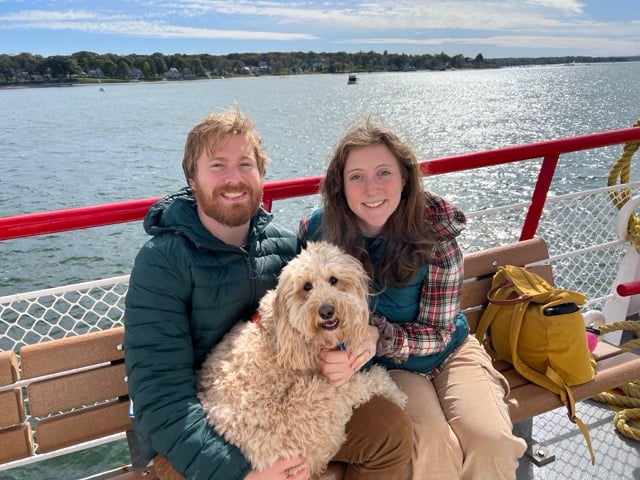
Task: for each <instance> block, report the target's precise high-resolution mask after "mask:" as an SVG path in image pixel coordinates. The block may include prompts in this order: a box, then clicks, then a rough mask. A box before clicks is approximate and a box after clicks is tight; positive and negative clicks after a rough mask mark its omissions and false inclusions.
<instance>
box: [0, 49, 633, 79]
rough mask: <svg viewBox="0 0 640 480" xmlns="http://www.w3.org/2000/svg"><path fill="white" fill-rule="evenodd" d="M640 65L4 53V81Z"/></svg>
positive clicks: (305, 55) (369, 55)
mask: <svg viewBox="0 0 640 480" xmlns="http://www.w3.org/2000/svg"><path fill="white" fill-rule="evenodd" d="M630 60H640V56H638V57H544V58H503V59H486V58H484V56H483V55H482V54H481V53H479V54H477V55H476V56H475V57H474V58H469V57H465V56H463V55H462V54H458V55H454V56H449V55H447V54H445V53H443V52H442V53H439V54H435V55H431V54H423V55H407V54H396V53H388V52H387V51H384V52H383V53H377V52H373V51H369V52H357V53H347V52H335V53H326V52H322V53H316V52H270V53H232V54H228V55H211V54H206V53H203V54H193V55H187V54H177V53H176V54H172V55H166V54H163V53H159V52H156V53H153V54H151V55H139V54H129V55H118V54H114V53H106V54H98V53H94V52H89V51H79V52H75V53H73V54H71V55H68V56H65V55H54V56H49V57H43V56H41V55H34V54H31V53H28V52H23V53H20V54H18V55H8V54H0V82H4V83H5V84H10V83H20V82H44V81H58V82H60V81H69V82H71V81H80V80H82V79H86V78H92V79H104V80H110V79H111V80H119V81H123V80H132V79H136V80H159V79H165V78H169V79H199V78H212V77H219V76H238V75H290V74H300V73H345V72H354V73H355V72H373V71H413V70H446V69H462V68H499V67H503V66H515V65H531V64H538V65H539V64H552V63H572V62H611V61H630Z"/></svg>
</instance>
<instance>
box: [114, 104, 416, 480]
mask: <svg viewBox="0 0 640 480" xmlns="http://www.w3.org/2000/svg"><path fill="white" fill-rule="evenodd" d="M267 161H268V159H267V157H266V155H265V153H264V151H263V149H262V145H261V139H260V136H259V135H258V134H257V133H256V132H255V130H254V127H253V124H252V122H251V121H250V120H249V118H248V117H246V116H245V115H243V114H242V113H241V112H239V111H238V110H231V111H227V112H224V113H221V114H211V115H209V116H207V117H205V118H204V119H203V120H202V121H200V122H199V123H198V124H197V125H195V126H194V127H193V128H192V130H191V131H190V132H189V134H188V136H187V141H186V144H185V151H184V159H183V162H182V167H183V170H184V173H185V177H186V180H187V183H188V185H189V187H187V188H184V189H183V190H181V191H179V192H177V193H176V194H174V195H170V196H168V197H165V198H164V199H162V200H161V201H159V202H158V203H157V204H156V205H154V206H153V207H152V208H151V209H150V210H149V212H148V213H147V216H146V218H145V220H144V227H145V230H146V231H147V233H149V234H150V235H152V236H153V237H152V238H151V239H150V240H149V241H148V242H147V243H146V244H145V245H144V246H143V248H142V249H141V250H140V252H139V253H138V255H137V257H136V260H135V265H134V268H133V271H132V274H131V280H130V283H129V290H128V293H127V297H126V304H125V305H126V311H125V363H126V368H127V375H128V381H129V393H130V395H131V398H132V400H133V405H134V414H135V419H134V429H135V430H136V432H137V434H138V436H139V438H140V441H141V444H142V445H143V446H144V447H145V453H146V454H147V456H148V457H149V458H152V457H153V456H154V455H155V456H156V460H155V462H156V464H157V467H156V468H157V470H159V475H160V476H161V478H163V476H164V478H180V477H181V476H184V477H186V478H188V479H210V480H217V479H219V480H235V479H247V480H271V479H285V478H289V479H290V480H291V479H293V480H305V479H307V478H308V476H309V472H308V469H306V468H305V469H301V470H300V471H298V472H297V473H295V474H290V473H289V472H290V468H291V467H295V466H297V465H299V464H301V463H303V461H304V458H303V456H302V455H299V456H296V457H293V458H282V459H280V460H278V461H276V462H275V463H274V464H273V465H271V466H270V467H269V468H267V469H265V470H263V471H256V470H252V468H251V465H250V464H249V462H248V461H247V459H246V458H245V457H244V456H243V455H242V453H241V452H240V450H239V449H238V448H236V447H235V446H233V445H231V444H229V443H227V442H226V441H225V440H224V438H222V437H221V436H220V435H218V434H217V433H216V432H215V431H214V430H213V428H212V427H211V426H210V425H209V424H208V422H207V420H206V418H205V414H204V411H203V409H202V407H201V405H200V403H199V401H198V398H197V394H196V379H195V372H196V371H197V370H198V368H199V367H200V365H201V364H202V362H203V360H204V359H205V357H206V355H207V353H208V352H209V350H210V349H211V348H212V347H213V346H214V345H216V344H217V343H218V342H219V341H220V339H221V338H222V337H223V336H224V334H225V333H226V332H227V331H229V329H230V328H231V327H232V326H233V325H234V324H235V322H237V321H240V320H242V319H247V318H249V317H250V315H251V313H252V312H253V311H254V310H255V308H256V306H257V304H258V302H259V300H260V298H261V297H262V296H263V295H264V293H265V292H266V291H267V290H268V289H270V288H273V287H275V285H276V281H277V277H278V274H279V273H280V270H281V269H282V267H283V266H284V265H285V264H286V263H287V262H288V261H289V260H290V259H291V258H292V257H293V256H294V255H295V254H296V253H297V248H298V247H297V241H296V238H295V236H294V234H293V233H291V232H289V231H287V230H284V229H282V228H279V227H277V226H275V225H272V224H271V223H270V222H271V215H270V214H269V213H267V212H265V211H264V210H263V209H261V207H260V202H261V198H262V189H263V184H264V178H265V172H266V163H267ZM358 353H361V352H358ZM394 407H395V405H393V404H392V403H391V402H389V401H386V400H385V399H379V398H376V399H374V400H372V401H371V402H369V403H368V404H366V405H364V406H362V407H361V408H359V409H358V410H356V411H355V412H354V415H353V417H352V419H351V421H350V422H349V424H348V425H347V437H348V439H347V441H346V442H345V444H344V446H343V448H342V449H341V451H340V452H339V454H338V455H337V456H336V459H337V460H340V461H343V462H346V463H347V464H348V466H347V469H351V471H352V472H354V473H353V475H354V476H353V477H352V478H368V479H371V480H373V479H378V478H379V479H391V478H395V476H396V473H395V472H401V471H403V470H404V466H405V465H406V464H407V463H408V461H409V459H410V457H411V441H412V439H411V435H412V432H411V429H410V428H411V427H410V422H409V420H408V418H407V417H406V415H404V412H402V411H401V410H399V409H397V407H396V408H395V409H394ZM396 410H398V411H397V412H396ZM390 412H391V413H392V414H393V415H390V414H389V413H390ZM396 413H397V415H396ZM239 414H241V412H239ZM374 420H375V422H374ZM407 450H408V451H407ZM302 453H303V452H301V454H302ZM164 467H167V470H170V473H167V474H165V473H164V470H165V468H164ZM174 470H175V471H174ZM178 474H179V475H178Z"/></svg>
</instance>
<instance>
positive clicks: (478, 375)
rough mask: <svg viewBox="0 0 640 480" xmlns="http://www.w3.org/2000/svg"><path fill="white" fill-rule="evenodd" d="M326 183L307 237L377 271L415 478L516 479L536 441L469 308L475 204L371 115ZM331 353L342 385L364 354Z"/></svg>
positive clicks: (379, 309)
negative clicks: (467, 276)
mask: <svg viewBox="0 0 640 480" xmlns="http://www.w3.org/2000/svg"><path fill="white" fill-rule="evenodd" d="M321 193H322V196H323V207H321V208H319V209H317V210H315V211H314V212H312V214H311V215H310V216H309V217H308V218H305V219H304V220H303V221H302V222H301V225H300V230H299V235H300V237H301V239H302V240H304V241H306V240H320V239H324V240H328V241H330V242H332V243H335V244H337V245H339V246H341V247H342V248H344V249H345V250H346V251H347V252H348V253H350V254H351V255H353V256H355V257H356V258H358V259H360V260H361V261H362V263H363V264H364V265H365V267H366V269H367V271H368V273H369V275H370V276H371V279H372V282H371V293H372V297H371V302H370V308H371V312H372V315H371V325H370V327H369V328H370V333H371V338H372V341H371V344H372V345H374V342H375V356H374V358H373V361H374V362H377V363H382V364H384V365H385V366H387V368H389V369H391V370H392V372H391V373H392V376H393V378H394V380H395V381H396V382H397V384H398V385H399V386H400V387H401V388H402V390H403V391H404V392H405V393H406V394H407V395H408V397H409V401H408V404H407V407H406V411H407V413H408V414H409V416H410V417H411V420H412V423H413V426H414V446H413V450H414V451H413V457H412V473H411V478H413V479H415V480H418V479H420V480H422V479H425V478H429V479H445V480H451V479H456V478H460V479H465V480H467V479H473V480H482V479H487V480H496V479H515V472H516V469H517V466H518V459H519V458H520V456H522V454H523V453H524V451H525V449H526V443H525V442H524V440H522V439H520V438H518V437H516V436H514V435H513V434H512V424H511V421H510V419H509V414H508V411H507V406H506V403H505V401H504V399H505V397H506V395H507V394H508V388H509V387H508V383H507V382H506V380H505V379H504V377H503V376H502V375H501V374H500V373H498V372H497V371H496V370H495V369H494V368H493V366H492V364H491V360H490V358H489V356H488V355H487V354H486V352H485V351H484V349H483V348H482V347H481V345H480V344H479V342H478V341H477V340H476V339H475V337H473V336H470V335H469V326H468V324H467V321H466V319H465V317H464V315H463V314H462V313H461V312H460V294H461V291H462V280H463V271H462V267H463V258H462V253H461V251H460V248H459V246H458V243H457V241H456V237H457V236H458V234H459V233H460V232H461V231H462V230H463V229H464V226H465V223H466V217H465V216H464V214H463V213H462V212H461V211H460V210H458V209H457V208H456V207H454V206H453V205H451V204H450V203H448V202H447V201H445V200H444V199H442V198H440V197H438V196H436V195H434V194H432V193H430V192H428V191H425V189H424V187H423V184H422V179H421V175H420V171H419V166H418V163H417V161H416V157H415V154H414V153H413V152H412V150H411V149H410V148H409V147H408V146H407V145H406V144H405V143H403V142H402V141H401V140H400V139H399V138H398V137H397V136H396V135H395V134H394V133H392V132H391V131H389V130H388V129H386V128H385V127H384V126H381V125H376V124H374V122H373V121H372V120H371V119H370V118H363V119H361V120H360V121H359V122H357V123H355V124H354V125H353V126H352V127H351V128H350V129H349V130H348V131H347V133H346V134H345V135H344V136H343V137H342V139H341V140H340V141H339V142H338V144H337V146H336V148H335V150H334V153H333V156H332V158H331V160H330V163H329V165H328V167H327V171H326V174H325V176H324V178H323V181H322V186H321ZM372 350H373V347H372ZM322 355H323V367H322V368H323V373H324V374H325V376H326V377H327V378H328V379H329V381H331V382H333V383H335V384H336V385H339V384H341V383H344V382H345V381H347V380H348V378H349V377H350V376H351V375H352V374H353V371H354V370H355V369H357V368H359V367H360V366H361V364H362V358H358V359H353V358H351V357H352V356H351V355H350V354H349V352H348V350H347V351H328V352H323V354H322Z"/></svg>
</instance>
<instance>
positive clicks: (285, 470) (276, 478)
mask: <svg viewBox="0 0 640 480" xmlns="http://www.w3.org/2000/svg"><path fill="white" fill-rule="evenodd" d="M303 463H304V457H302V456H297V457H292V458H280V459H278V460H276V461H275V462H274V463H272V464H271V465H269V466H268V467H267V468H265V469H264V470H261V471H258V470H251V471H250V472H249V474H248V475H247V476H246V477H244V478H245V480H285V479H287V480H309V475H310V472H309V467H308V466H306V465H305V466H304V467H302V468H301V469H300V470H298V468H297V467H301V465H302V464H303ZM291 472H295V473H291Z"/></svg>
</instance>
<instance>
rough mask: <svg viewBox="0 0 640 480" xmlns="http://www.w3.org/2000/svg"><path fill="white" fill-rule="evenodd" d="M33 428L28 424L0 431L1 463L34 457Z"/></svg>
mask: <svg viewBox="0 0 640 480" xmlns="http://www.w3.org/2000/svg"><path fill="white" fill-rule="evenodd" d="M31 437H32V435H31V426H30V425H29V424H28V423H23V424H22V425H16V426H14V427H9V428H4V429H2V430H0V445H2V448H0V463H5V462H12V461H13V460H19V459H21V458H26V457H30V456H31V455H33V442H32V440H31Z"/></svg>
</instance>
